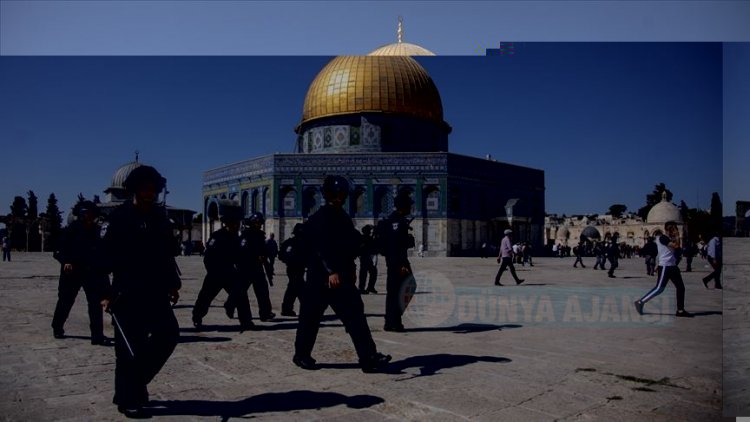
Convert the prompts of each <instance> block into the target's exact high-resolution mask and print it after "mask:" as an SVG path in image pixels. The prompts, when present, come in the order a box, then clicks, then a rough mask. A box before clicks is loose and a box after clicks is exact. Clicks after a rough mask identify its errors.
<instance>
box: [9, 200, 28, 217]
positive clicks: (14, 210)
mask: <svg viewBox="0 0 750 422" xmlns="http://www.w3.org/2000/svg"><path fill="white" fill-rule="evenodd" d="M28 210H29V206H28V205H26V200H25V199H24V198H23V196H16V197H15V198H13V204H12V205H11V206H10V214H11V215H12V216H13V217H15V218H21V219H23V218H26V213H27V212H28Z"/></svg>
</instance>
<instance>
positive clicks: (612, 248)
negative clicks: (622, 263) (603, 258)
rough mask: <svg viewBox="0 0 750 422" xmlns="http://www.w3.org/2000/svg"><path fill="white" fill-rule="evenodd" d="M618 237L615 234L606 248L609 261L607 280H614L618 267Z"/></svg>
mask: <svg viewBox="0 0 750 422" xmlns="http://www.w3.org/2000/svg"><path fill="white" fill-rule="evenodd" d="M618 240H619V235H618V234H617V233H615V234H614V235H612V242H611V243H610V245H609V248H607V259H608V260H609V271H607V275H608V276H609V278H615V270H616V269H617V267H619V264H618V262H617V260H618V259H619V258H620V246H619V245H618V244H617V241H618Z"/></svg>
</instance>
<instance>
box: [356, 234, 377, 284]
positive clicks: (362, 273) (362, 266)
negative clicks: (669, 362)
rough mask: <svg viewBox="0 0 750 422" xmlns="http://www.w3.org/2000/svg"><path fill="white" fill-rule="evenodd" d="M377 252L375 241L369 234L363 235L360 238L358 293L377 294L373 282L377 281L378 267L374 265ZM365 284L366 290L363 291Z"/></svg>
mask: <svg viewBox="0 0 750 422" xmlns="http://www.w3.org/2000/svg"><path fill="white" fill-rule="evenodd" d="M377 256H378V250H377V247H376V244H375V239H374V238H373V237H372V235H371V234H364V235H363V236H362V245H361V246H360V249H359V291H360V292H363V293H364V292H367V293H377V291H376V290H375V282H376V281H377V279H378V267H377V265H376V264H375V263H376V262H377V261H376V259H377ZM368 275H369V276H370V280H369V282H367V276H368ZM365 282H367V289H365Z"/></svg>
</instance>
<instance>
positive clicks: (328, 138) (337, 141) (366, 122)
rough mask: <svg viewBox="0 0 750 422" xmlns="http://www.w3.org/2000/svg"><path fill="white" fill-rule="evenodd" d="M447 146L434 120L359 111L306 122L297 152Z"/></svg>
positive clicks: (441, 131)
mask: <svg viewBox="0 0 750 422" xmlns="http://www.w3.org/2000/svg"><path fill="white" fill-rule="evenodd" d="M447 150H448V135H447V133H446V132H445V130H443V129H441V128H440V127H439V126H437V125H436V124H435V123H434V122H432V121H429V120H424V119H415V118H412V117H409V116H402V115H392V114H389V113H359V114H352V115H343V116H332V117H328V118H323V119H318V120H316V121H315V122H311V123H309V124H306V125H305V126H304V127H303V128H302V129H301V134H300V137H299V144H298V149H297V152H303V153H318V152H399V151H413V152H418V151H447Z"/></svg>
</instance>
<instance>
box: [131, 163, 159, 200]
mask: <svg viewBox="0 0 750 422" xmlns="http://www.w3.org/2000/svg"><path fill="white" fill-rule="evenodd" d="M146 182H151V183H153V184H154V186H156V192H161V191H162V190H163V189H164V187H165V186H166V185H167V179H165V178H164V177H162V175H161V174H159V172H158V171H157V170H156V169H155V168H153V167H151V166H139V167H136V168H134V169H133V171H131V172H130V174H129V175H128V177H127V179H125V181H124V182H122V187H124V188H125V190H127V191H128V192H130V193H135V191H136V189H138V187H139V186H141V185H142V184H143V183H146Z"/></svg>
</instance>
